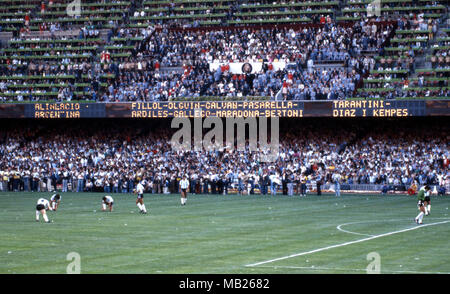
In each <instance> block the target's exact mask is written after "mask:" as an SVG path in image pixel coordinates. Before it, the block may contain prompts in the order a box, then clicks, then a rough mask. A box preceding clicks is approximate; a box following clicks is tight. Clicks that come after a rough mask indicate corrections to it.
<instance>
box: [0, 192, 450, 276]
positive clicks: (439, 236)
mask: <svg viewBox="0 0 450 294" xmlns="http://www.w3.org/2000/svg"><path fill="white" fill-rule="evenodd" d="M102 195H103V194H100V193H85V194H77V193H63V194H62V196H63V198H62V203H61V206H60V209H59V210H58V211H57V212H52V211H49V212H48V214H49V216H50V218H51V219H52V220H53V223H49V224H47V223H44V222H43V221H42V220H41V222H40V223H37V222H36V221H35V205H36V201H37V199H38V198H39V197H46V198H47V199H48V197H49V196H50V193H0V212H1V214H0V224H1V230H0V273H66V268H67V266H68V265H69V263H70V262H71V261H67V260H66V257H67V254H68V253H70V252H77V253H79V254H80V257H81V273H147V274H159V273H161V274H174V273H175V274H239V273H245V274H257V273H273V274H291V273H293V274H294V273H365V271H366V267H367V266H368V265H369V263H370V261H368V260H367V255H368V254H369V253H370V252H377V253H378V254H379V255H380V257H381V273H388V274H389V273H450V248H449V247H448V243H449V241H450V222H446V221H447V220H448V221H450V216H449V215H448V213H449V210H448V207H449V206H450V197H447V196H444V197H433V198H432V214H431V215H430V216H426V217H425V218H424V225H427V224H432V223H437V222H445V223H442V224H437V225H432V226H424V225H422V226H421V227H420V228H418V229H413V230H409V231H404V232H399V233H395V234H389V235H386V236H383V237H379V238H374V239H372V240H367V241H363V242H358V243H354V244H349V245H345V246H344V245H342V244H343V243H345V242H351V241H356V240H360V239H364V238H367V237H368V235H372V236H373V235H379V234H386V233H389V232H396V231H400V230H404V229H408V228H416V227H417V226H418V225H416V224H415V223H414V222H413V218H414V217H415V216H416V215H417V213H418V210H417V207H416V200H415V197H410V196H398V195H397V196H392V195H390V196H382V195H343V197H341V198H336V197H334V196H332V195H325V196H316V195H308V196H307V197H302V198H301V197H298V196H295V197H288V196H281V195H278V196H259V195H251V196H239V195H227V196H225V195H189V196H188V202H187V205H186V206H181V205H180V199H179V196H178V195H151V194H146V195H145V199H144V200H145V203H146V206H147V209H148V210H149V212H150V213H149V214H147V215H141V214H139V213H138V208H137V207H136V205H135V196H134V195H131V194H114V195H113V197H114V200H115V206H114V211H113V212H112V213H109V212H102V211H101V203H100V202H101V197H102ZM348 223H350V224H348ZM342 224H347V225H342ZM338 225H342V226H340V229H341V230H338V229H337V226H338ZM339 244H340V245H339ZM333 245H339V246H337V247H335V248H330V249H327V250H322V251H318V252H314V253H309V254H303V255H300V256H294V257H291V258H284V259H281V260H278V261H273V262H266V263H264V264H260V265H257V266H248V265H251V264H255V263H259V262H265V261H269V260H272V259H277V258H281V257H286V256H289V255H296V254H299V253H302V252H308V251H311V250H316V249H319V248H324V247H327V246H333Z"/></svg>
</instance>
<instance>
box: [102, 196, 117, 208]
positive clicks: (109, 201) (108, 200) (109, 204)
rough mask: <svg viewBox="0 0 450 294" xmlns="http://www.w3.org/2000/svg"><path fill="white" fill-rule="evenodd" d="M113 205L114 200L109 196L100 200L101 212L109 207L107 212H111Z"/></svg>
mask: <svg viewBox="0 0 450 294" xmlns="http://www.w3.org/2000/svg"><path fill="white" fill-rule="evenodd" d="M113 205H114V199H113V198H112V197H111V196H109V195H106V196H103V198H102V210H103V211H106V207H109V211H110V212H111V211H112V208H113Z"/></svg>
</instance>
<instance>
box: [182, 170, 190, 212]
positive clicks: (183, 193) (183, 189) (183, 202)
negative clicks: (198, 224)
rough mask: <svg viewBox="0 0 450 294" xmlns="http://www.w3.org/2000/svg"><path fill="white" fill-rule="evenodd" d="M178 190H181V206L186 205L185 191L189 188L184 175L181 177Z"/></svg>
mask: <svg viewBox="0 0 450 294" xmlns="http://www.w3.org/2000/svg"><path fill="white" fill-rule="evenodd" d="M180 188H181V205H186V201H187V189H188V188H189V181H188V179H187V177H186V175H183V179H182V180H181V181H180Z"/></svg>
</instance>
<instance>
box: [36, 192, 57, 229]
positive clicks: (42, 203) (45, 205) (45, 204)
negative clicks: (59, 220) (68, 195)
mask: <svg viewBox="0 0 450 294" xmlns="http://www.w3.org/2000/svg"><path fill="white" fill-rule="evenodd" d="M47 210H53V209H52V207H51V206H50V202H49V201H48V200H47V199H44V198H39V200H38V201H37V205H36V221H37V222H38V221H39V215H41V214H42V217H43V218H44V220H45V222H46V223H51V220H49V219H48V216H47Z"/></svg>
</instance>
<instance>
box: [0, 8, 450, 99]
mask: <svg viewBox="0 0 450 294" xmlns="http://www.w3.org/2000/svg"><path fill="white" fill-rule="evenodd" d="M6 2H8V5H1V7H0V15H2V20H1V21H0V40H1V44H2V47H1V49H0V51H1V54H0V102H2V101H3V102H23V101H55V102H61V101H96V102H97V101H98V102H126V101H166V100H209V99H218V100H223V99H256V100H266V99H272V100H335V99H340V100H342V99H371V98H385V99H405V98H410V99H448V97H449V88H448V78H449V77H448V70H449V69H448V64H449V60H448V59H449V57H448V42H449V40H448V32H449V29H450V25H449V23H448V16H447V14H448V3H447V1H444V0H438V1H430V0H380V1H379V4H378V5H379V7H375V8H374V7H373V6H374V2H373V1H365V0H364V1H363V0H358V1H356V0H355V1H351V0H342V1H326V0H322V1H298V0H297V1H279V2H276V3H274V2H273V1H265V0H261V1H243V0H241V1H225V0H177V1H145V0H140V1H121V0H117V1H93V0H84V1H79V2H80V6H79V7H73V5H74V3H75V1H69V0H47V1H35V0H31V1H28V0H12V1H5V0H1V1H0V4H2V3H3V4H4V3H6ZM11 2H12V3H11ZM377 9H378V10H377ZM238 63H239V64H240V63H249V64H252V65H253V67H256V65H258V66H259V65H260V66H261V68H260V69H258V70H257V69H254V70H253V71H251V72H242V71H240V72H237V71H236V70H230V68H229V66H230V64H238ZM279 64H281V65H279Z"/></svg>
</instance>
